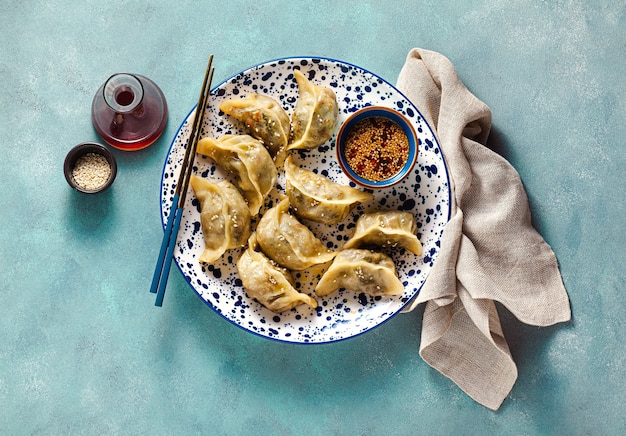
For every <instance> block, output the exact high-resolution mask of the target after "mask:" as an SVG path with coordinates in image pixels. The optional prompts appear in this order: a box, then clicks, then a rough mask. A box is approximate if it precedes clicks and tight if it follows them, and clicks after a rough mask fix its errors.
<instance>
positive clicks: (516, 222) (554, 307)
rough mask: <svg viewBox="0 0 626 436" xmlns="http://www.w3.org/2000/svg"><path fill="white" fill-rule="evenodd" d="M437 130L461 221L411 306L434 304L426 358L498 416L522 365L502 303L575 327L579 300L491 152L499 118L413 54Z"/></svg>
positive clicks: (453, 76)
mask: <svg viewBox="0 0 626 436" xmlns="http://www.w3.org/2000/svg"><path fill="white" fill-rule="evenodd" d="M397 87H398V89H400V90H401V91H402V92H403V93H404V94H405V95H406V96H407V97H408V98H409V99H410V100H411V101H412V102H413V103H414V104H415V105H416V106H417V107H418V108H419V109H420V111H421V112H422V115H424V117H425V118H426V119H427V121H428V122H429V123H430V125H431V127H432V128H433V129H434V130H435V135H436V136H437V138H438V140H439V145H440V147H441V150H442V152H443V155H444V157H445V160H446V164H447V167H448V172H449V175H450V186H451V192H452V204H451V218H450V221H449V222H448V223H447V225H446V227H445V228H444V231H443V235H442V238H441V248H440V251H439V254H438V257H437V259H436V261H435V263H434V265H433V269H432V270H431V272H430V274H429V277H428V279H427V280H426V283H425V284H424V286H423V288H422V290H421V292H420V293H419V295H418V297H417V298H416V299H415V301H413V302H412V303H411V305H410V306H409V307H408V308H407V311H410V310H413V309H414V308H415V307H417V306H418V305H419V304H420V303H424V302H425V303H426V306H425V308H424V315H423V323H422V339H421V344H420V355H421V356H422V358H423V359H424V360H425V361H426V362H427V363H428V364H429V365H431V366H432V367H434V368H435V369H437V370H438V371H440V372H441V373H442V374H444V375H445V376H447V377H449V378H450V379H451V380H452V381H454V382H455V383H456V384H457V385H458V386H459V387H460V388H461V389H462V390H463V391H464V392H466V393H467V394H468V395H469V396H470V397H472V398H473V399H474V400H476V401H477V402H479V403H480V404H482V405H484V406H486V407H488V408H490V409H493V410H496V409H498V408H499V407H500V405H501V404H502V402H503V401H504V399H505V398H506V396H507V395H508V394H509V392H510V391H511V389H512V388H513V384H514V383H515V380H516V379H517V367H516V366H515V362H514V361H513V358H512V356H511V353H510V351H509V347H508V345H507V342H506V340H505V338H504V335H503V332H502V328H501V325H500V319H499V317H498V312H497V311H496V306H495V303H494V302H495V301H498V302H500V303H502V304H503V305H504V306H505V307H506V308H507V309H508V310H510V311H511V313H513V314H514V315H515V316H516V317H517V318H518V319H519V320H520V321H522V322H524V323H526V324H530V325H537V326H547V325H551V324H555V323H558V322H563V321H568V320H569V319H570V317H571V313H570V305H569V299H568V296H567V292H566V291H565V287H564V286H563V281H562V279H561V275H560V273H559V269H558V264H557V260H556V256H555V255H554V253H553V251H552V249H551V248H550V246H549V245H548V244H547V243H546V242H545V241H544V239H543V238H542V237H541V235H539V233H538V232H537V231H536V230H535V229H534V228H533V226H532V224H531V219H530V210H529V206H528V198H527V196H526V192H525V190H524V187H523V185H522V182H521V180H520V178H519V175H518V174H517V172H516V170H515V169H514V168H513V167H512V166H511V165H510V164H509V163H508V162H507V161H506V160H505V159H504V158H502V157H501V156H500V155H498V154H496V153H494V152H493V151H491V150H490V149H488V148H486V147H485V146H484V144H485V142H486V140H487V137H488V135H489V130H490V128H491V112H490V110H489V108H488V107H487V106H486V105H485V104H484V103H483V102H481V101H480V100H478V99H477V98H476V97H475V96H474V95H473V94H471V93H470V92H469V90H468V89H467V88H466V87H465V86H464V85H463V83H462V82H461V80H460V79H459V77H458V76H457V73H456V71H455V69H454V67H453V65H452V63H451V62H450V61H449V60H448V59H447V58H446V57H444V56H443V55H441V54H439V53H435V52H432V51H428V50H423V49H418V48H416V49H413V50H411V51H410V52H409V54H408V56H407V59H406V63H405V65H404V66H403V68H402V70H401V72H400V75H399V77H398V83H397Z"/></svg>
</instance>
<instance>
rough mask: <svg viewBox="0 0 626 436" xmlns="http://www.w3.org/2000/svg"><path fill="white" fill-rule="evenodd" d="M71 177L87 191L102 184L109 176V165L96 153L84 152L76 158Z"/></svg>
mask: <svg viewBox="0 0 626 436" xmlns="http://www.w3.org/2000/svg"><path fill="white" fill-rule="evenodd" d="M72 177H73V178H74V181H75V182H76V184H77V185H78V186H80V187H81V188H82V189H86V190H89V191H93V190H96V189H98V188H100V187H102V186H104V185H105V184H106V183H107V182H108V181H109V177H111V165H109V162H108V161H107V160H106V158H105V157H104V156H102V155H100V154H98V153H86V154H85V155H84V156H81V157H79V158H78V159H77V160H76V164H75V165H74V168H72Z"/></svg>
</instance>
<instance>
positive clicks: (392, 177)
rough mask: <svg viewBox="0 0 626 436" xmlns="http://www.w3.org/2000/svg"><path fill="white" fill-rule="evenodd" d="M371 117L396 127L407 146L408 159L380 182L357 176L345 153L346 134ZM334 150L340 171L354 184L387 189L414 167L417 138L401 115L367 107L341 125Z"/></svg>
mask: <svg viewBox="0 0 626 436" xmlns="http://www.w3.org/2000/svg"><path fill="white" fill-rule="evenodd" d="M372 117H379V118H383V119H386V120H388V121H391V122H393V123H395V124H396V125H398V126H399V127H400V128H401V129H402V131H403V132H404V134H405V135H406V137H407V139H408V144H409V150H408V157H407V159H406V161H404V163H403V164H402V166H401V167H400V168H399V169H397V170H396V171H393V174H389V177H388V178H383V179H382V180H370V179H368V178H366V177H365V175H364V174H358V173H357V171H355V169H353V168H352V167H351V166H350V165H349V163H348V158H347V157H346V153H345V150H346V145H347V139H348V134H349V133H350V131H351V130H352V129H353V128H354V126H355V125H356V124H357V123H359V122H360V121H363V120H365V119H366V118H372ZM335 149H336V152H337V159H338V160H339V165H340V166H341V169H342V170H343V172H344V174H345V175H346V176H347V177H348V178H349V179H350V180H352V181H353V182H354V183H356V184H357V185H360V186H363V187H365V188H370V189H380V188H388V187H390V186H393V185H395V184H397V183H400V182H401V181H402V180H404V178H405V177H407V176H408V175H409V174H411V172H412V170H413V167H414V166H415V162H416V161H417V153H418V138H417V134H416V133H415V129H414V128H413V125H412V124H411V122H410V121H409V120H408V119H407V118H406V117H405V116H404V115H402V114H401V113H399V112H397V111H395V110H393V109H391V108H388V107H384V106H367V107H365V108H363V109H360V110H358V111H356V112H355V113H353V114H352V115H350V116H349V117H348V119H347V120H346V121H345V122H344V123H343V124H342V125H341V127H340V128H339V132H338V133H337V139H336V142H335ZM368 153H369V151H368ZM361 173H363V171H361Z"/></svg>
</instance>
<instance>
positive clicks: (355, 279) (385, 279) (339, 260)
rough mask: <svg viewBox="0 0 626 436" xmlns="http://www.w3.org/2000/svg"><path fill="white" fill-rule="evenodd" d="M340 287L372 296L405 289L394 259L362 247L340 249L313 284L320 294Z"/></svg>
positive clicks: (397, 293)
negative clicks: (317, 280)
mask: <svg viewBox="0 0 626 436" xmlns="http://www.w3.org/2000/svg"><path fill="white" fill-rule="evenodd" d="M339 289H346V290H348V291H353V292H358V293H361V292H363V293H365V294H368V295H373V296H379V295H401V294H402V293H403V292H404V286H403V285H402V282H400V279H399V278H398V274H397V273H396V267H395V265H394V263H393V260H392V259H391V258H390V257H389V256H387V255H386V254H383V253H378V252H375V251H371V250H362V249H350V250H343V251H340V252H339V253H338V254H337V257H335V260H333V263H332V264H331V265H330V267H329V268H328V270H327V271H326V272H325V273H324V275H323V276H322V278H321V279H320V281H319V282H318V284H317V286H316V287H315V294H316V295H317V296H319V297H323V296H325V295H328V294H332V293H333V292H335V291H338V290H339Z"/></svg>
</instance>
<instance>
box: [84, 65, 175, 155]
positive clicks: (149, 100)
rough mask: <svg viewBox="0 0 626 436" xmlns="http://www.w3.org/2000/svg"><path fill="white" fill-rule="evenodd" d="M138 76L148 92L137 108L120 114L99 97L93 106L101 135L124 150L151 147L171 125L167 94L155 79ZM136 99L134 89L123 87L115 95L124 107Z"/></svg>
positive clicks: (93, 117)
mask: <svg viewBox="0 0 626 436" xmlns="http://www.w3.org/2000/svg"><path fill="white" fill-rule="evenodd" d="M137 77H138V78H140V80H141V81H142V84H143V90H144V95H143V100H142V102H141V104H140V105H139V106H137V108H136V109H135V110H133V111H132V112H128V113H124V114H122V113H116V112H114V111H113V110H112V109H111V108H110V107H109V106H108V105H107V104H106V103H105V102H104V101H103V100H101V101H98V99H97V98H96V99H95V100H94V104H93V107H92V120H93V124H94V128H95V129H96V131H97V132H98V134H99V135H100V136H101V137H102V139H104V140H105V141H106V142H107V143H108V144H110V145H112V146H113V147H116V148H120V149H122V150H140V149H142V148H145V147H147V146H149V145H150V144H152V143H153V142H154V141H156V140H157V139H158V138H159V136H161V134H162V133H163V130H165V126H166V124H167V115H168V111H167V103H166V101H165V96H164V95H163V93H162V92H161V90H160V89H159V88H158V87H157V86H156V85H155V84H154V82H152V81H151V80H149V79H147V78H145V77H142V76H137ZM99 92H101V91H99ZM134 98H135V95H134V94H133V92H132V91H129V90H122V91H121V92H119V94H117V95H116V96H115V101H116V102H117V103H118V104H119V105H121V106H128V105H130V104H131V103H132V102H133V100H134Z"/></svg>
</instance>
